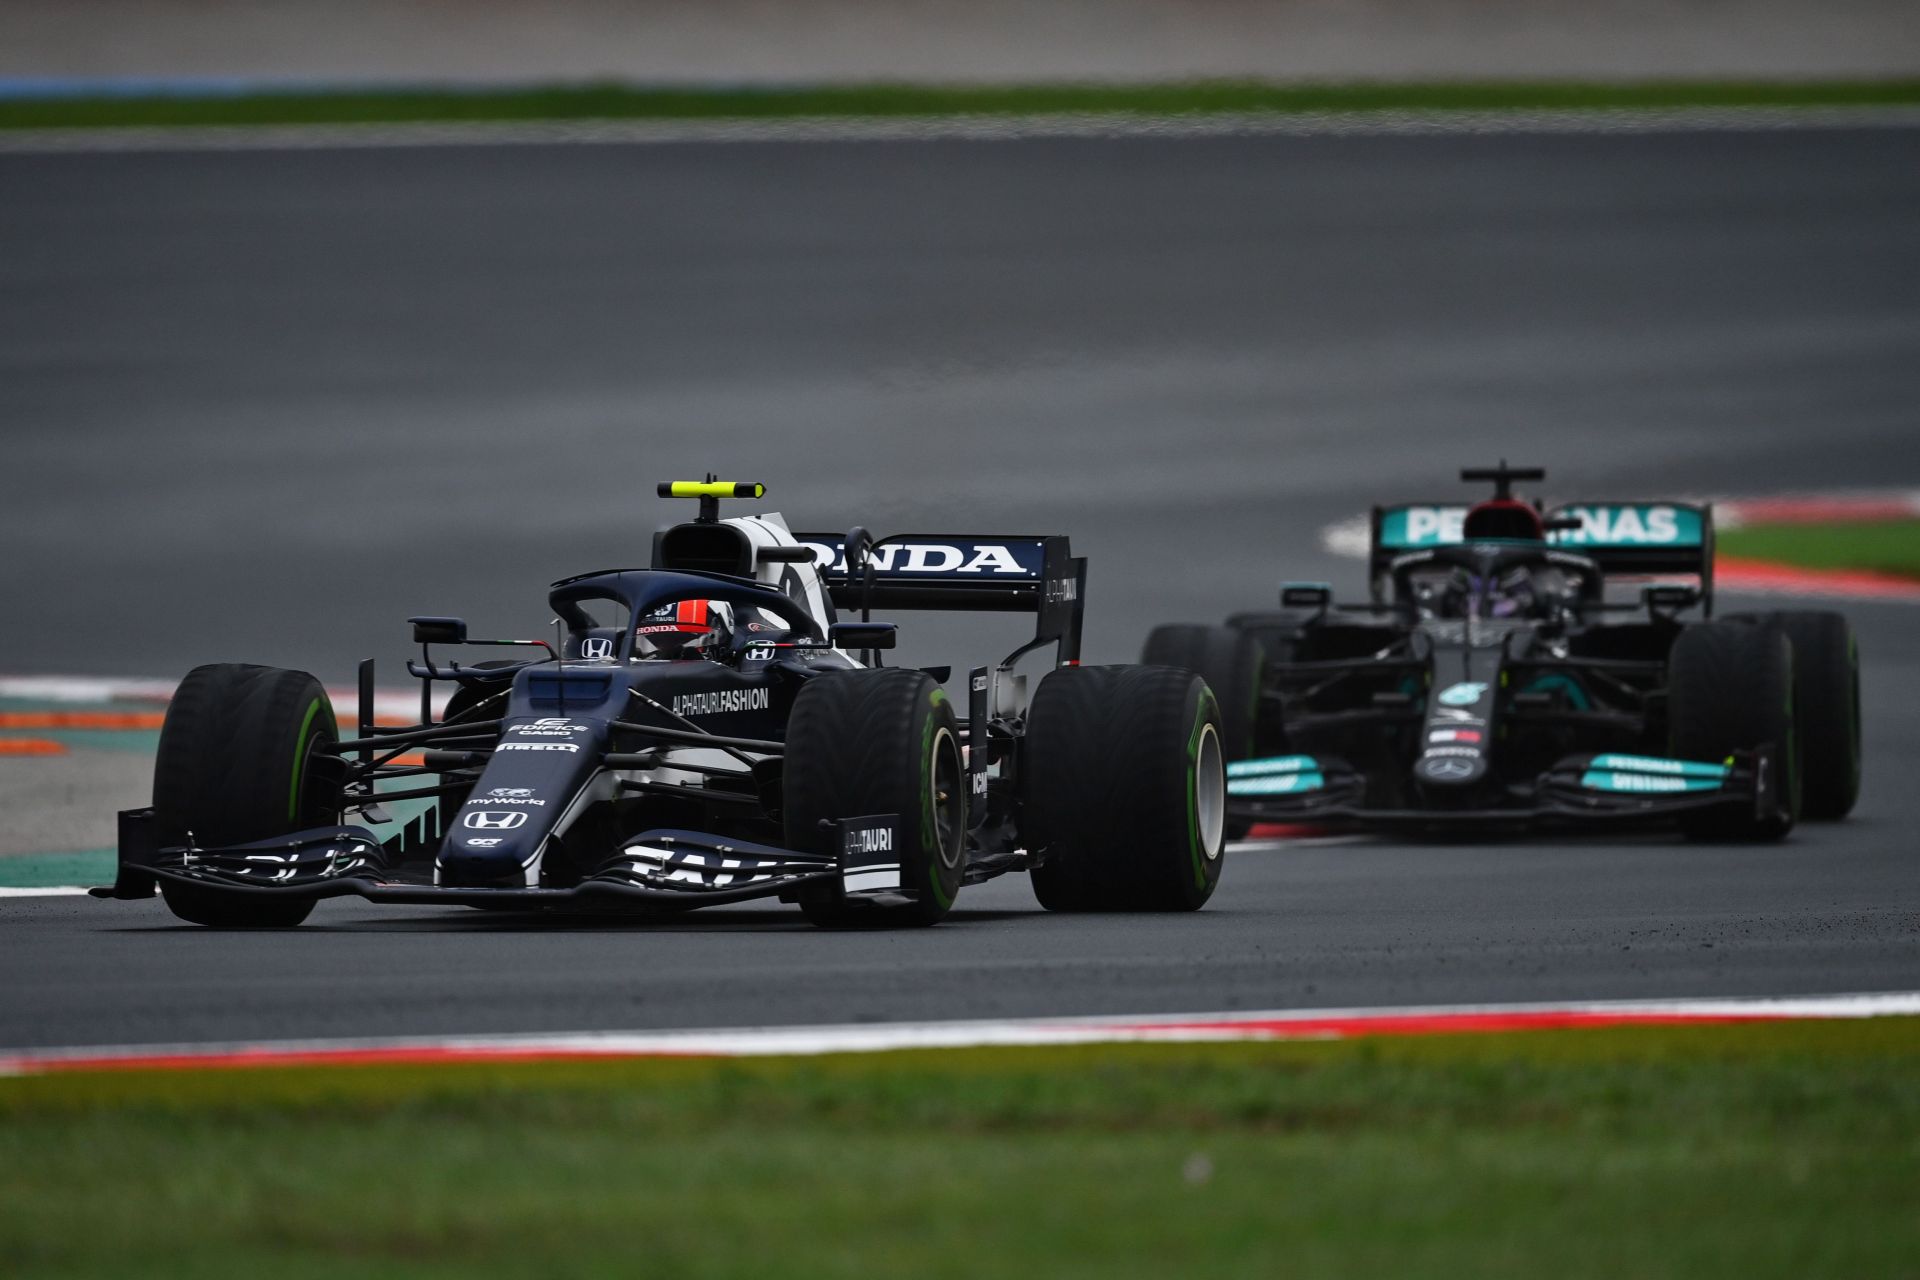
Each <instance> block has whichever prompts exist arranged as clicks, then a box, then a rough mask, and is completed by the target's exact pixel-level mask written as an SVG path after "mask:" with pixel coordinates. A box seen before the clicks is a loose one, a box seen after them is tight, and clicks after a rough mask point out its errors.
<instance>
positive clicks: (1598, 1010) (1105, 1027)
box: [0, 991, 1920, 1075]
mask: <svg viewBox="0 0 1920 1280" xmlns="http://www.w3.org/2000/svg"><path fill="white" fill-rule="evenodd" d="M1915 1015H1920V992H1914V991H1901V992H1884V993H1873V994H1852V995H1831V996H1795V997H1778V998H1754V999H1743V998H1736V999H1688V1000H1619V1001H1581V1002H1574V1003H1560V1004H1547V1003H1543V1004H1493V1005H1437V1006H1402V1007H1388V1008H1373V1009H1364V1008H1363V1009H1292V1010H1272V1011H1268V1012H1262V1013H1211V1014H1160V1015H1144V1016H1139V1017H1115V1016H1108V1017H1090V1018H1026V1019H1006V1020H997V1021H978V1022H918V1023H887V1024H870V1023H869V1024H859V1025H852V1026H819V1027H743V1028H732V1029H722V1030H687V1031H648V1032H617V1031H614V1032H575V1033H564V1034H558V1035H541V1034H534V1035H499V1036H439V1037H404V1038H367V1039H338V1040H283V1041H255V1042H228V1043H220V1044H160V1045H115V1046H105V1047H79V1048H57V1049H27V1050H21V1051H17V1052H14V1053H6V1054H0V1075H29V1074H35V1073H38V1072H42V1071H49V1070H61V1069H69V1070H71V1069H78V1068H95V1069H99V1068H113V1067H130V1066H157V1067H176V1068H177V1067H186V1068H194V1067H217V1066H264V1065H275V1064H286V1063H290V1062H296V1061H297V1062H313V1061H316V1060H318V1061H321V1062H325V1061H326V1060H329V1059H332V1060H335V1061H338V1062H341V1063H350V1062H369V1061H389V1062H393V1061H413V1062H432V1061H463V1060H472V1059H476V1058H480V1059H520V1060H524V1059H537V1058H543V1057H544V1058H577V1057H594V1058H601V1057H604V1058H623V1057H669V1056H691V1057H763V1056H788V1055H814V1054H827V1053H881V1052H891V1051H896V1050H903V1049H960V1048H982V1047H1012V1046H1047V1045H1076V1044H1114V1043H1210V1042H1218V1041H1232V1040H1289V1039H1339V1038H1344V1037H1350V1036H1357V1035H1358V1036H1363V1035H1369V1034H1434V1033H1446V1032H1449V1031H1453V1032H1471V1031H1512V1030H1525V1029H1530V1028H1538V1029H1546V1028H1557V1027H1566V1026H1570V1025H1571V1026H1608V1025H1634V1024H1647V1023H1654V1024H1663V1023H1671V1022H1690V1021H1691V1022H1701V1023H1715V1022H1725V1021H1771V1020H1783V1019H1853V1018H1879V1017H1899V1016H1907V1017H1911V1016H1915Z"/></svg>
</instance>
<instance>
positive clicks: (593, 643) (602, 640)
mask: <svg viewBox="0 0 1920 1280" xmlns="http://www.w3.org/2000/svg"><path fill="white" fill-rule="evenodd" d="M580 656H581V657H582V658H585V659H587V660H588V661H595V660H598V659H601V658H611V657H612V656H613V641H611V640H609V639H607V638H606V637H605V636H588V637H587V638H586V639H585V640H582V641H581V642H580Z"/></svg>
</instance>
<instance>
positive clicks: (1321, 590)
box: [1280, 582, 1333, 609]
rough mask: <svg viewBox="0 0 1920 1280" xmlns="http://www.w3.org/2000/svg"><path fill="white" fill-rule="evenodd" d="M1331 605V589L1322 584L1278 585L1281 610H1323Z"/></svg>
mask: <svg viewBox="0 0 1920 1280" xmlns="http://www.w3.org/2000/svg"><path fill="white" fill-rule="evenodd" d="M1332 603H1333V588H1332V586H1330V585H1329V584H1327V583H1324V582H1283V583H1281V584H1280V607H1281V608H1282V609H1325V608H1326V607H1327V606H1328V605H1330V604H1332Z"/></svg>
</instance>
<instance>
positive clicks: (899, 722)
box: [783, 668, 967, 927]
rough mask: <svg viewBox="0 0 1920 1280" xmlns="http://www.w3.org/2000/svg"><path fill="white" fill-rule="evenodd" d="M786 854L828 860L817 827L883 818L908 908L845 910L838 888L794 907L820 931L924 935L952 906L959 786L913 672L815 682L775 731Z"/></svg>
mask: <svg viewBox="0 0 1920 1280" xmlns="http://www.w3.org/2000/svg"><path fill="white" fill-rule="evenodd" d="M783 786H784V790H785V817H786V838H787V846H788V847H789V848H792V849H797V850H802V851H812V852H819V853H834V852H835V851H836V850H835V847H834V845H833V842H832V838H831V837H830V836H829V835H828V833H827V832H825V831H823V830H822V829H821V826H820V824H821V823H822V822H823V821H830V820H833V819H838V818H857V817H864V816H866V815H868V814H876V813H893V814H898V815H899V817H900V823H899V829H898V830H897V831H896V832H895V835H894V848H895V850H896V851H897V852H898V853H899V855H900V883H901V885H902V886H903V891H904V893H905V895H906V896H907V898H908V901H907V902H906V903H905V904H903V905H900V906H882V905H880V904H878V903H868V902H862V901H859V900H854V901H851V902H850V901H848V900H847V899H846V898H845V897H844V896H843V895H842V893H841V889H840V885H839V884H838V883H835V884H832V885H827V886H816V887H814V888H813V889H812V892H810V893H809V894H808V896H806V897H804V898H802V900H801V902H800V909H801V910H802V911H804V912H805V913H806V916H807V919H809V920H811V921H812V922H813V923H814V924H817V925H823V926H829V927H833V926H846V925H860V924H873V925H930V924H934V923H936V922H938V921H939V920H940V919H941V918H942V917H943V916H945V915H946V914H947V912H948V910H950V909H951V908H952V906H953V900H954V898H955V897H956V896H957V895H958V894H959V892H960V880H961V876H962V875H963V874H964V873H965V871H966V862H967V854H966V850H967V846H966V840H967V774H966V770H965V769H964V768H962V766H961V760H960V730H959V726H958V724H957V723H956V721H955V719H954V714H953V704H952V703H951V702H950V701H949V700H948V698H947V695H946V692H945V691H944V690H943V689H941V688H940V686H939V685H938V684H937V683H936V682H935V681H934V679H933V677H931V676H929V675H927V674H926V673H925V672H923V671H913V670H908V669H906V668H891V669H888V670H884V671H859V672H847V673H844V674H836V675H827V676H818V677H815V678H814V679H812V680H809V681H808V682H807V683H806V684H805V685H803V686H802V687H801V689H800V692H799V695H798V696H797V697H795V699H794V702H793V714H792V716H791V717H790V718H789V719H788V721H787V755H786V771H785V780H784V783H783Z"/></svg>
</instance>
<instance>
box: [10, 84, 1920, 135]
mask: <svg viewBox="0 0 1920 1280" xmlns="http://www.w3.org/2000/svg"><path fill="white" fill-rule="evenodd" d="M1915 103H1920V80H1886V81H1846V82H1837V83H1798V82H1788V83H1773V82H1752V83H1738V82H1718V81H1714V82H1696V81H1654V82H1647V83H1633V84H1606V83H1559V82H1551V83H1532V82H1511V83H1488V84H1392V85H1374V84H1297V85H1283V84H1269V83H1262V82H1257V81H1199V82H1190V83H1175V84H1159V85H1104V84H1058V85H1008V86H991V85H982V86H953V85H950V86H940V85H905V84H866V85H848V86H842V87H822V86H814V87H790V88H765V89H751V88H731V89H704V88H684V89H681V88H642V87H635V86H629V85H620V84H584V85H553V86H546V87H534V88H517V89H476V90H459V89H450V88H436V89H426V88H423V89H367V90H326V91H321V90H303V89H289V90H285V91H273V92H243V93H228V94H221V93H211V92H209V93H191V92H179V93H134V94H124V95H122V94H113V95H102V96H98V97H64V96H62V97H44V98H25V97H23V98H14V99H0V128H15V129H46V128H68V127H88V126H96V127H97V126H142V125H232V124H373V123H392V122H399V121H502V120H587V119H595V120H604V119H615V120H690V119H710V118H732V119H780V118H790V117H800V116H829V117H831V116H877V117H903V116H907V117H911V116H954V115H996V116H1012V115H1037V114H1047V113H1053V112H1091V113H1103V114H1117V115H1156V116H1157V115H1195V114H1212V113H1219V112H1256V111H1258V112H1309V111H1343V112H1345V111H1530V110H1556V109H1558V110H1579V109H1585V110H1598V109H1609V108H1627V109H1636V108H1637V109H1654V108H1660V109H1672V108H1682V107H1756V106H1764V107H1834V106H1846V107H1860V106H1900V105H1912V104H1915Z"/></svg>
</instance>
